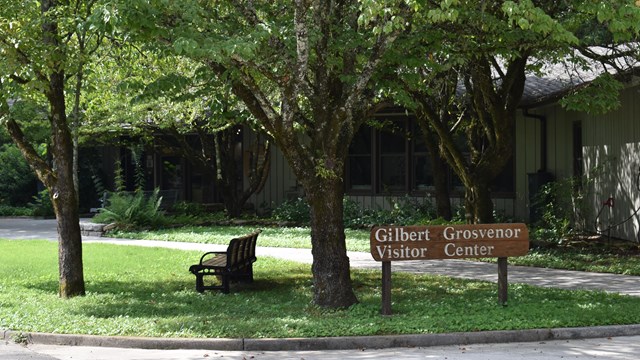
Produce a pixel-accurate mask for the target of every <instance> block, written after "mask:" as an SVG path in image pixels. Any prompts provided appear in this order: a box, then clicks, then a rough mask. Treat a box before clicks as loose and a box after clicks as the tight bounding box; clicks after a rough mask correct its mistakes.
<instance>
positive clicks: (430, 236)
mask: <svg viewBox="0 0 640 360" xmlns="http://www.w3.org/2000/svg"><path fill="white" fill-rule="evenodd" d="M370 241H371V255H372V256H373V258H374V259H375V260H377V261H398V260H424V259H456V258H458V259H459V258H479V257H510V256H521V255H525V254H526V253H527V252H528V251H529V231H528V230H527V226H526V225H525V224H475V225H439V226H380V227H374V228H373V229H371V237H370Z"/></svg>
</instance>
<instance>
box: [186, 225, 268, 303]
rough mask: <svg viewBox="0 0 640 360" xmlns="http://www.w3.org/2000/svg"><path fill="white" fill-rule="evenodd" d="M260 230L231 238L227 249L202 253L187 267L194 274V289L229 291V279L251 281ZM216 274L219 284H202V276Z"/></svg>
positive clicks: (200, 290) (201, 290)
mask: <svg viewBox="0 0 640 360" xmlns="http://www.w3.org/2000/svg"><path fill="white" fill-rule="evenodd" d="M260 232H261V230H257V231H255V232H253V233H251V234H248V235H245V236H242V237H238V238H234V239H231V242H230V243H229V246H228V247H227V251H210V252H207V253H205V254H204V255H202V257H201V258H200V262H199V263H198V264H195V265H191V266H190V267H189V271H190V272H192V273H193V274H194V275H195V276H196V290H197V291H198V292H204V291H205V290H222V292H223V293H225V294H227V293H229V283H230V282H231V281H233V282H237V281H243V282H253V263H254V262H255V261H256V241H257V240H258V235H259V234H260ZM208 275H214V276H216V277H217V278H218V279H219V280H220V281H219V282H220V284H219V285H210V286H205V285H204V277H205V276H208Z"/></svg>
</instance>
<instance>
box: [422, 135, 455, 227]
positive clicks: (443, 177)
mask: <svg viewBox="0 0 640 360" xmlns="http://www.w3.org/2000/svg"><path fill="white" fill-rule="evenodd" d="M428 127H429V125H428V123H425V124H424V126H422V129H423V130H422V131H423V132H425V128H428ZM438 139H439V138H438V136H437V135H436V134H433V133H431V131H429V134H425V140H426V142H425V143H426V146H427V150H428V154H429V160H430V162H431V172H432V174H433V185H434V187H435V190H436V191H435V194H434V196H435V199H436V215H437V216H438V217H441V218H443V219H445V220H451V218H453V212H452V210H451V194H450V192H449V184H448V181H447V173H448V167H447V162H446V161H445V160H444V159H443V158H442V156H440V152H439V150H438V144H439V141H438Z"/></svg>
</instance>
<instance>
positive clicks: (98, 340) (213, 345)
mask: <svg viewBox="0 0 640 360" xmlns="http://www.w3.org/2000/svg"><path fill="white" fill-rule="evenodd" d="M634 335H640V324H634V325H611V326H595V327H580V328H556V329H532V330H499V331H478V332H460V333H448V334H416V335H380V336H344V337H324V338H284V339H195V338H188V339H181V338H149V337H129V336H97V335H71V334H49V333H31V332H20V331H11V330H5V331H4V332H3V335H2V339H3V340H5V341H11V340H13V339H15V338H24V339H26V341H27V342H28V343H30V344H45V345H66V346H98V347H100V346H102V347H118V348H137V349H157V350H169V349H190V350H196V349H204V350H220V351H305V350H307V351H309V350H314V351H317V350H354V349H384V348H403V347H431V346H446V345H469V344H489V343H512V342H536V341H546V340H572V339H588V338H607V337H617V336H634Z"/></svg>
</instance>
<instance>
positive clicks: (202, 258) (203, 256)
mask: <svg viewBox="0 0 640 360" xmlns="http://www.w3.org/2000/svg"><path fill="white" fill-rule="evenodd" d="M226 254H227V252H226V251H209V252H206V253H204V254H203V255H202V257H201V258H200V265H202V262H203V261H204V258H205V257H206V256H207V255H226Z"/></svg>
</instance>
